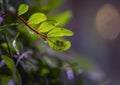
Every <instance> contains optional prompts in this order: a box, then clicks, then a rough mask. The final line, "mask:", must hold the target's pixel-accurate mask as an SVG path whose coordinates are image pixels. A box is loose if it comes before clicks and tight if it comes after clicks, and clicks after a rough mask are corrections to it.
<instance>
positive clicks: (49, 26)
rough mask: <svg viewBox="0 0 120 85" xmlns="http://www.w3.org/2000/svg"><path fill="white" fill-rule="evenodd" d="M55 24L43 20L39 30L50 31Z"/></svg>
mask: <svg viewBox="0 0 120 85" xmlns="http://www.w3.org/2000/svg"><path fill="white" fill-rule="evenodd" d="M53 28H54V26H53V25H52V24H50V23H48V22H43V23H41V25H40V26H39V28H38V31H39V32H48V31H49V30H51V29H53Z"/></svg>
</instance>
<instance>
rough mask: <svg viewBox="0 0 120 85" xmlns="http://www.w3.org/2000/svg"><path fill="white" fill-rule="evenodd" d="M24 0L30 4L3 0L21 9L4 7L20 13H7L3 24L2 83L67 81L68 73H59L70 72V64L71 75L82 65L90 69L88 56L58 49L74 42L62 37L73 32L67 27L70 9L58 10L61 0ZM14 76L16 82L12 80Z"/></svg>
mask: <svg viewBox="0 0 120 85" xmlns="http://www.w3.org/2000/svg"><path fill="white" fill-rule="evenodd" d="M23 1H26V2H27V4H28V5H30V7H29V6H28V5H26V4H20V3H19V6H18V7H17V8H14V4H11V3H7V4H6V3H2V2H1V4H3V6H4V7H6V8H7V7H8V6H7V5H9V6H10V7H13V8H14V9H15V10H17V9H18V11H14V10H5V9H4V10H2V11H4V13H8V14H16V13H18V15H12V16H7V17H4V22H2V23H1V24H0V25H1V26H0V36H1V37H0V56H1V58H0V85H15V83H16V84H17V85H62V84H63V85H65V84H64V83H63V81H62V79H63V78H64V77H65V76H69V75H68V74H67V75H64V76H62V77H60V75H61V74H62V73H64V72H66V73H67V69H68V67H69V68H71V69H72V70H73V73H71V74H72V75H75V73H77V70H78V69H80V68H81V69H85V70H86V72H87V70H89V69H90V68H91V67H94V65H93V63H91V62H90V63H89V65H87V64H86V63H85V62H89V61H88V60H86V59H81V58H79V57H76V55H69V52H68V53H67V52H66V53H65V52H58V51H66V50H68V49H69V48H70V46H71V43H70V42H69V41H68V40H66V39H65V38H63V37H64V36H72V35H73V32H72V31H70V30H69V29H66V28H64V26H65V25H66V24H67V23H68V21H69V20H70V18H71V17H72V13H71V11H69V10H67V11H65V12H63V13H60V14H57V13H56V12H55V10H57V9H58V7H59V6H60V5H61V3H62V0H57V1H56V0H32V4H31V3H30V2H29V0H23ZM16 3H17V2H16ZM28 8H29V10H28ZM7 9H8V8H7ZM1 15H2V12H1ZM0 17H1V16H0ZM16 17H17V18H18V19H17V18H16ZM19 19H20V20H21V21H22V22H21V21H20V20H19ZM23 19H24V20H23ZM24 21H28V23H27V22H24ZM25 25H26V26H25ZM27 25H29V26H30V27H32V30H31V28H30V27H29V26H27ZM46 36H47V37H46ZM48 45H49V46H48ZM70 53H72V52H70ZM68 55H69V56H68ZM73 56H74V57H73ZM77 56H78V55H77ZM3 61H4V62H3ZM79 62H80V63H79ZM85 64H86V65H85ZM84 65H85V66H84ZM84 67H85V68H84ZM71 74H70V75H71ZM67 79H68V82H69V81H70V80H69V78H67ZM11 80H13V82H12V84H9V83H11ZM66 82H67V81H66ZM81 84H82V83H81V82H80V83H79V84H78V85H81ZM69 85H72V84H69Z"/></svg>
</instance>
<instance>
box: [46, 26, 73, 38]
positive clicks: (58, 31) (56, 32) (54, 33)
mask: <svg viewBox="0 0 120 85" xmlns="http://www.w3.org/2000/svg"><path fill="white" fill-rule="evenodd" d="M47 35H48V37H60V36H72V35H73V32H72V31H71V30H68V29H65V28H55V29H53V30H51V31H50V32H49V33H48V34H47Z"/></svg>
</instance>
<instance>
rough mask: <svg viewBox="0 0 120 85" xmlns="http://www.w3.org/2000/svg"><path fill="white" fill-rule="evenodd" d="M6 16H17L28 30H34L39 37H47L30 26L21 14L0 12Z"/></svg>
mask: <svg viewBox="0 0 120 85" xmlns="http://www.w3.org/2000/svg"><path fill="white" fill-rule="evenodd" d="M6 16H14V17H17V18H18V19H20V20H21V21H22V22H23V23H24V24H25V25H26V26H27V27H28V28H29V29H30V30H32V31H33V32H35V33H36V34H37V35H40V36H41V37H44V38H45V39H47V38H48V36H47V35H44V34H41V33H39V32H38V31H37V30H35V29H34V28H32V27H31V26H30V25H29V24H28V22H27V21H25V20H24V19H23V18H22V17H21V16H19V15H18V14H6V13H5V14H2V17H6Z"/></svg>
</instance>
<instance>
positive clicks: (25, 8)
mask: <svg viewBox="0 0 120 85" xmlns="http://www.w3.org/2000/svg"><path fill="white" fill-rule="evenodd" d="M28 8H29V6H28V5H26V4H21V5H20V6H19V8H18V14H19V15H22V14H24V13H26V12H27V11H28Z"/></svg>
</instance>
